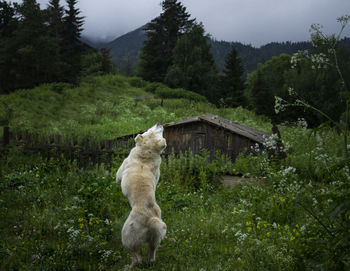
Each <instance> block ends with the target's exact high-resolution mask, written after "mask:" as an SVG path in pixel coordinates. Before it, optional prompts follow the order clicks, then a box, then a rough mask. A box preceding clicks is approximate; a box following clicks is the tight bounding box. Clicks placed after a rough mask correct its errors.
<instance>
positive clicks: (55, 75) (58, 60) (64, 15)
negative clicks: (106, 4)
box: [0, 0, 111, 93]
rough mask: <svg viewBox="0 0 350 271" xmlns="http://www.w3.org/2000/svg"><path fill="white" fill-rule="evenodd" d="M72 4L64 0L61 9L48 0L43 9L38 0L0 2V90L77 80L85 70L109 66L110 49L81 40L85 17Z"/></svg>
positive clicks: (58, 0) (54, 2)
mask: <svg viewBox="0 0 350 271" xmlns="http://www.w3.org/2000/svg"><path fill="white" fill-rule="evenodd" d="M76 4H77V0H66V8H64V7H63V6H61V5H60V0H50V1H49V3H48V6H47V8H46V9H41V8H40V5H39V4H38V3H37V2H36V0H23V1H22V3H20V4H19V3H13V4H12V3H11V2H7V1H0V93H9V92H11V91H13V90H15V89H19V88H31V87H34V86H36V85H39V84H41V83H48V82H69V83H73V84H75V83H76V82H77V80H78V78H79V76H81V75H82V74H84V73H85V74H86V73H89V72H92V71H96V70H100V71H106V72H107V71H110V70H111V63H110V61H109V60H108V51H106V50H104V51H102V54H100V53H97V51H96V50H95V49H93V48H91V47H89V46H87V45H86V44H84V43H82V42H81V41H80V35H81V32H82V30H83V23H84V17H82V16H80V10H79V9H78V8H77V7H76ZM108 61H109V62H108ZM96 65H98V67H95V66H96Z"/></svg>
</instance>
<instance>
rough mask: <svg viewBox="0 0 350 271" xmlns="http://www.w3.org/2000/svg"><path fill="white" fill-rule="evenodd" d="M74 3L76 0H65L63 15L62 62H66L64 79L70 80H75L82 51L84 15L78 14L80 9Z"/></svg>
mask: <svg viewBox="0 0 350 271" xmlns="http://www.w3.org/2000/svg"><path fill="white" fill-rule="evenodd" d="M76 4H77V0H67V6H68V9H66V10H65V16H64V17H63V22H64V34H63V37H64V43H65V47H64V62H65V63H67V64H68V67H67V70H66V74H65V79H66V80H68V81H70V82H75V81H76V80H77V77H78V74H79V71H80V60H81V55H82V51H83V48H82V43H81V41H80V35H81V32H82V31H83V28H82V26H83V24H84V17H81V16H79V14H80V10H79V9H78V8H76Z"/></svg>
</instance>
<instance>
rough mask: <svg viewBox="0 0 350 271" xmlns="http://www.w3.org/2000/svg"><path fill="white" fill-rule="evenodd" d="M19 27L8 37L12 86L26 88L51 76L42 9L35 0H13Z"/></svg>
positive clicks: (50, 55)
mask: <svg viewBox="0 0 350 271" xmlns="http://www.w3.org/2000/svg"><path fill="white" fill-rule="evenodd" d="M14 6H15V10H16V16H17V17H18V27H17V28H16V31H14V33H13V37H12V38H11V47H12V50H13V53H14V59H13V66H12V68H13V71H12V73H13V76H12V78H11V79H12V80H14V84H13V87H14V88H29V87H33V86H35V85H38V84H40V83H42V82H50V81H51V80H52V77H53V73H54V71H53V65H52V55H53V49H52V43H51V40H50V37H49V35H48V27H47V24H46V21H45V13H44V12H43V11H42V10H41V9H40V5H39V4H38V3H37V2H36V1H35V0H23V2H22V3H21V4H16V3H15V4H14Z"/></svg>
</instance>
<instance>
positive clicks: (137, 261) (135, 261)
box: [124, 251, 142, 270]
mask: <svg viewBox="0 0 350 271" xmlns="http://www.w3.org/2000/svg"><path fill="white" fill-rule="evenodd" d="M130 254H131V257H132V261H131V264H130V265H126V266H125V268H124V269H125V270H130V269H133V268H134V267H136V266H137V265H139V264H140V263H141V262H142V258H141V255H140V254H139V252H137V251H132V252H131V251H130Z"/></svg>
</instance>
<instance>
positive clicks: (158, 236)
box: [148, 216, 166, 244]
mask: <svg viewBox="0 0 350 271" xmlns="http://www.w3.org/2000/svg"><path fill="white" fill-rule="evenodd" d="M148 225H149V227H150V229H151V232H152V233H153V234H154V235H153V236H154V241H155V243H158V244H159V243H160V241H161V240H162V239H163V238H164V237H165V234H166V224H165V223H164V222H163V221H162V220H161V219H160V218H158V217H156V216H154V217H151V218H150V219H149V220H148Z"/></svg>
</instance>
